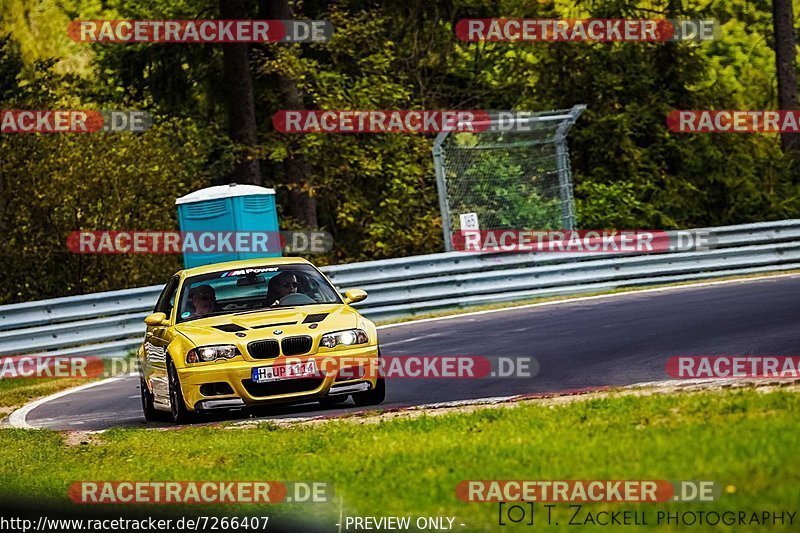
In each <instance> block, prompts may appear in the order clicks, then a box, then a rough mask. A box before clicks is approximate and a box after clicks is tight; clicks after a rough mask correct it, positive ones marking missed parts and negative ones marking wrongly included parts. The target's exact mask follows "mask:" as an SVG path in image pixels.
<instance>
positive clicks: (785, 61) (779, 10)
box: [772, 0, 800, 155]
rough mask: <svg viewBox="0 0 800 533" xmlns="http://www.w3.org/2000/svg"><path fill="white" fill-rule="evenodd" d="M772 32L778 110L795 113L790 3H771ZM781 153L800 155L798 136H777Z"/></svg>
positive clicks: (786, 0) (781, 0)
mask: <svg viewBox="0 0 800 533" xmlns="http://www.w3.org/2000/svg"><path fill="white" fill-rule="evenodd" d="M772 24H773V27H774V31H775V65H776V67H777V68H776V70H777V72H778V106H779V107H780V109H784V110H794V109H797V70H796V58H795V38H794V13H793V12H792V0H772ZM781 147H782V148H783V151H784V153H789V152H791V153H793V154H794V155H799V154H800V134H798V133H781Z"/></svg>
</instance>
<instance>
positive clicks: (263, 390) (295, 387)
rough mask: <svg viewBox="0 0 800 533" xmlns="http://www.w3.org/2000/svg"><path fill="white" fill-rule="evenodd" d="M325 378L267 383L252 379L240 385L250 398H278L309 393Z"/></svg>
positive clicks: (243, 381) (244, 380) (245, 380)
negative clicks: (285, 395)
mask: <svg viewBox="0 0 800 533" xmlns="http://www.w3.org/2000/svg"><path fill="white" fill-rule="evenodd" d="M323 381H325V378H300V379H284V380H281V381H270V382H268V383H254V382H253V380H252V379H243V380H242V385H244V388H245V390H247V392H248V393H249V394H250V395H251V396H259V397H264V396H278V395H280V394H294V393H297V392H311V391H313V390H315V389H318V388H319V387H320V386H321V385H322V383H323Z"/></svg>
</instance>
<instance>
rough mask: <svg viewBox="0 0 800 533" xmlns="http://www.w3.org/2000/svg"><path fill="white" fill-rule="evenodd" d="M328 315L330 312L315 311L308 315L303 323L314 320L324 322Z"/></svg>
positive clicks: (309, 322)
mask: <svg viewBox="0 0 800 533" xmlns="http://www.w3.org/2000/svg"><path fill="white" fill-rule="evenodd" d="M326 316H328V313H314V314H312V315H308V316H307V317H306V319H305V320H303V324H311V323H312V322H322V321H323V320H325V317H326Z"/></svg>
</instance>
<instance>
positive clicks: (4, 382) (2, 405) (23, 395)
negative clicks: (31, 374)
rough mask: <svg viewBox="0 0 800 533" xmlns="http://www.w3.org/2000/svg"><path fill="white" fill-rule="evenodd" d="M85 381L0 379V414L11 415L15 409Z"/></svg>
mask: <svg viewBox="0 0 800 533" xmlns="http://www.w3.org/2000/svg"><path fill="white" fill-rule="evenodd" d="M86 382H87V380H85V379H71V378H70V379H61V378H14V379H0V413H9V412H11V411H12V410H13V409H14V408H16V407H20V406H22V405H23V404H26V403H28V402H30V401H31V400H35V399H36V398H39V397H42V396H48V395H50V394H53V393H56V392H58V391H61V390H64V389H68V388H70V387H75V386H78V385H83V384H84V383H86Z"/></svg>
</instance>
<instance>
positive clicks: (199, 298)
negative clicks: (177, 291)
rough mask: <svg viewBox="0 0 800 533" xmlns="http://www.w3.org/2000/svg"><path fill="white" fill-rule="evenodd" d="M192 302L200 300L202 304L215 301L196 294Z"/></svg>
mask: <svg viewBox="0 0 800 533" xmlns="http://www.w3.org/2000/svg"><path fill="white" fill-rule="evenodd" d="M192 300H199V301H201V302H210V301H211V300H213V298H211V296H204V295H202V294H196V295H194V296H192Z"/></svg>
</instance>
